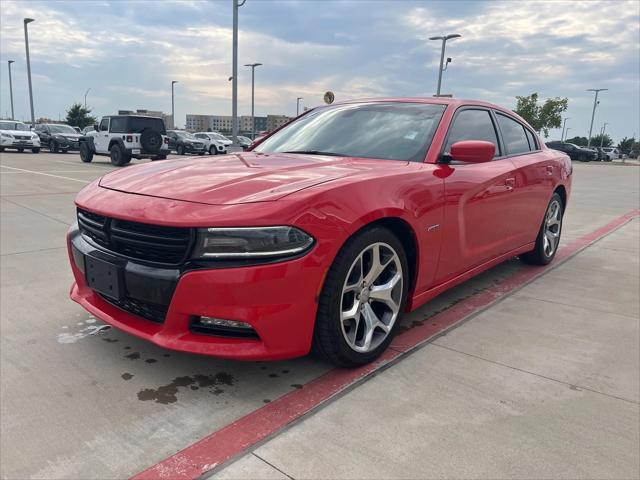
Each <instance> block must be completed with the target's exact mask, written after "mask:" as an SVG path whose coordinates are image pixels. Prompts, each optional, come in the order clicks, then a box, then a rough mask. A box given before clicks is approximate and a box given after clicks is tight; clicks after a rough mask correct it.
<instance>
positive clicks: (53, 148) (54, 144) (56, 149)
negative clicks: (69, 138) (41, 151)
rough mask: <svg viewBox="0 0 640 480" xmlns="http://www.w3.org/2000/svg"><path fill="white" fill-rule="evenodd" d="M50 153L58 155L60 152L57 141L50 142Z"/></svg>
mask: <svg viewBox="0 0 640 480" xmlns="http://www.w3.org/2000/svg"><path fill="white" fill-rule="evenodd" d="M49 151H50V152H51V153H58V152H59V151H60V147H59V146H58V142H56V141H55V140H51V141H50V142H49Z"/></svg>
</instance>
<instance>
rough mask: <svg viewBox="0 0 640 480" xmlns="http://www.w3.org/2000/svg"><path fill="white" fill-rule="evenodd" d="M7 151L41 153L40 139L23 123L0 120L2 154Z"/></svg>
mask: <svg viewBox="0 0 640 480" xmlns="http://www.w3.org/2000/svg"><path fill="white" fill-rule="evenodd" d="M5 149H12V150H17V151H18V152H24V151H25V149H30V150H31V151H32V152H33V153H39V152H40V137H39V136H38V135H36V134H35V133H33V132H32V131H31V130H30V129H29V127H28V126H27V125H25V124H24V123H22V122H17V121H15V120H0V152H4V151H5Z"/></svg>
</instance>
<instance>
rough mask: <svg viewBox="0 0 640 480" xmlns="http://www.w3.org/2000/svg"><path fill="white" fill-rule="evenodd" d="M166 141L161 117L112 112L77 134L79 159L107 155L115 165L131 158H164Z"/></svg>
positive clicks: (119, 164)
mask: <svg viewBox="0 0 640 480" xmlns="http://www.w3.org/2000/svg"><path fill="white" fill-rule="evenodd" d="M168 154H169V140H168V138H167V131H166V129H165V126H164V120H162V118H157V117H144V116H135V115H112V116H109V117H102V120H101V121H100V123H99V124H98V125H95V126H94V130H93V131H89V132H87V133H86V134H85V135H84V136H83V137H80V159H81V160H82V161H83V162H85V163H88V162H90V161H91V160H93V156H94V155H108V156H109V157H111V163H112V164H113V165H115V166H116V167H121V166H124V165H126V164H127V163H129V162H130V161H131V159H132V158H150V159H151V160H164V159H165V158H167V155H168Z"/></svg>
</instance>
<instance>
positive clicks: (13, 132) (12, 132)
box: [0, 129, 32, 137]
mask: <svg viewBox="0 0 640 480" xmlns="http://www.w3.org/2000/svg"><path fill="white" fill-rule="evenodd" d="M0 133H5V134H9V135H20V136H22V135H26V136H28V137H30V136H31V134H32V132H31V131H30V130H1V129H0Z"/></svg>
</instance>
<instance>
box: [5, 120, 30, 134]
mask: <svg viewBox="0 0 640 480" xmlns="http://www.w3.org/2000/svg"><path fill="white" fill-rule="evenodd" d="M0 130H20V131H23V132H24V131H28V130H29V127H27V126H26V125H25V124H24V123H22V122H7V121H6V120H3V121H0Z"/></svg>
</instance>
